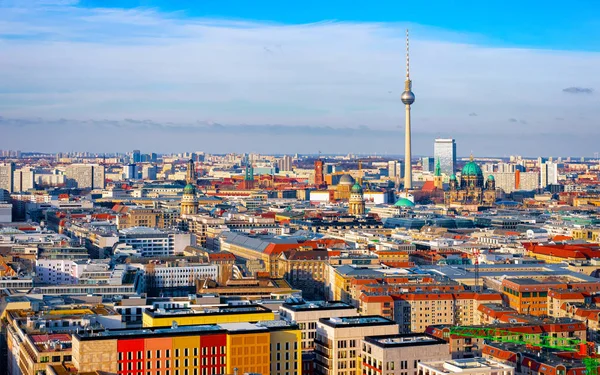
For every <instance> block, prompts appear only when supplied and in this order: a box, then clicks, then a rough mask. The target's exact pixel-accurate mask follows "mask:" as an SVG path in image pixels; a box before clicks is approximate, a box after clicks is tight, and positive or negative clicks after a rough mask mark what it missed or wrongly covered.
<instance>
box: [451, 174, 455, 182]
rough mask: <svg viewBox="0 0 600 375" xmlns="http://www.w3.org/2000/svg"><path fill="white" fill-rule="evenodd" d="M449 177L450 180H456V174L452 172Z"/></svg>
mask: <svg viewBox="0 0 600 375" xmlns="http://www.w3.org/2000/svg"><path fill="white" fill-rule="evenodd" d="M450 179H451V180H452V181H456V175H455V174H454V173H453V174H452V176H450Z"/></svg>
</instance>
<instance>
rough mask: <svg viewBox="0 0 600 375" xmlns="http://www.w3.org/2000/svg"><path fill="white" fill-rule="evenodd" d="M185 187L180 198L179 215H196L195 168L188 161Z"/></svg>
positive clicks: (192, 162)
mask: <svg viewBox="0 0 600 375" xmlns="http://www.w3.org/2000/svg"><path fill="white" fill-rule="evenodd" d="M185 181H186V182H187V185H185V187H184V188H183V195H182V196H181V215H182V216H183V215H196V214H197V213H198V199H197V198H196V187H195V186H194V184H195V183H196V167H195V166H194V161H193V160H191V159H190V161H188V163H187V173H186V176H185Z"/></svg>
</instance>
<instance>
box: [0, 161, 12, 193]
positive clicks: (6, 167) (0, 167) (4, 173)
mask: <svg viewBox="0 0 600 375" xmlns="http://www.w3.org/2000/svg"><path fill="white" fill-rule="evenodd" d="M14 172H15V163H12V162H11V163H5V164H0V189H4V190H7V191H8V192H9V193H12V192H13V175H14Z"/></svg>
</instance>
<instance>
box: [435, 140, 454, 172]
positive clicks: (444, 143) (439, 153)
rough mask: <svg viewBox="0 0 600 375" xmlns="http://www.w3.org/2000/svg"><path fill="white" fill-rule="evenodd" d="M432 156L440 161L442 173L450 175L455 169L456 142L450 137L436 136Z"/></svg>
mask: <svg viewBox="0 0 600 375" xmlns="http://www.w3.org/2000/svg"><path fill="white" fill-rule="evenodd" d="M433 155H434V156H433V157H434V159H435V160H436V161H437V160H438V159H439V161H440V167H441V169H442V173H443V174H445V175H447V176H451V175H453V174H454V172H455V171H456V142H455V141H454V139H452V138H437V139H436V140H435V144H434V147H433Z"/></svg>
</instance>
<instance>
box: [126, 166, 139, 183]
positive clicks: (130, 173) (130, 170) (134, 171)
mask: <svg viewBox="0 0 600 375" xmlns="http://www.w3.org/2000/svg"><path fill="white" fill-rule="evenodd" d="M137 178H138V167H137V164H127V165H124V166H123V179H125V180H137Z"/></svg>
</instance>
